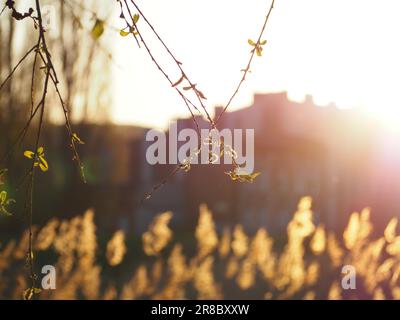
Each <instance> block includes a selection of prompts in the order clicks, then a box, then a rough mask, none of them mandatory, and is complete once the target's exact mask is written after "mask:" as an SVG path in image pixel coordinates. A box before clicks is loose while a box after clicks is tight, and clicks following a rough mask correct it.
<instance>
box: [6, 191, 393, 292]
mask: <svg viewBox="0 0 400 320" xmlns="http://www.w3.org/2000/svg"><path fill="white" fill-rule="evenodd" d="M311 204H312V200H311V198H310V197H304V198H302V199H301V200H300V202H299V204H298V208H297V211H296V212H295V213H294V215H293V218H292V220H291V221H290V222H289V224H288V226H287V237H286V239H287V241H286V243H285V244H284V245H280V244H277V243H276V241H275V240H274V239H273V238H272V237H271V236H270V235H269V233H268V231H267V230H266V229H264V228H260V229H259V230H258V231H257V232H256V233H255V234H253V235H249V234H247V233H246V231H245V230H244V228H243V226H241V225H237V226H235V227H234V228H233V230H230V229H227V228H225V229H223V230H222V231H221V232H217V230H216V226H215V223H214V221H213V217H212V213H211V212H210V210H209V209H208V208H207V207H206V206H205V205H202V206H201V207H200V215H199V219H198V225H197V227H196V230H195V233H194V238H195V240H196V243H197V250H196V253H195V254H194V255H193V254H192V255H191V256H189V255H188V254H185V243H179V242H178V241H175V240H174V237H173V236H174V233H173V231H172V230H171V229H170V227H169V222H170V220H171V219H172V218H173V215H172V213H171V212H165V213H162V214H160V215H158V216H157V217H156V218H155V219H154V220H153V222H152V224H151V225H150V226H149V228H148V231H147V232H145V233H144V234H143V235H142V252H141V253H140V252H134V251H133V250H132V251H131V249H129V248H128V247H127V244H126V238H127V235H126V234H125V233H124V232H123V231H122V230H118V231H116V232H115V234H114V235H113V236H112V237H111V238H110V240H109V241H108V243H107V244H106V245H105V246H104V248H101V247H100V246H99V244H98V239H97V236H96V226H95V224H94V220H93V219H94V213H93V212H92V211H90V210H89V211H88V212H86V213H85V214H84V215H82V216H78V217H75V218H73V219H70V220H64V221H59V220H58V219H56V218H54V219H52V220H50V221H49V222H48V223H47V224H46V225H45V226H44V227H42V228H40V229H39V228H35V235H36V236H35V239H36V240H35V243H34V248H35V250H36V253H37V254H38V255H39V256H42V258H41V259H40V261H44V262H46V263H49V264H53V265H55V267H56V270H57V288H56V290H43V291H42V292H41V293H40V294H39V295H38V296H36V297H35V298H38V299H195V298H198V299H224V298H239V299H240V298H256V299H257V298H260V299H354V298H367V299H384V298H386V299H400V285H399V275H400V236H398V235H396V227H397V219H395V218H394V219H392V220H391V221H390V223H389V224H388V226H387V227H386V229H385V231H384V234H383V235H382V236H380V237H378V238H376V237H375V238H373V237H372V230H373V226H372V224H371V222H370V212H369V210H368V209H365V210H363V211H362V212H361V213H357V212H355V213H353V214H352V215H351V217H350V220H349V222H348V225H347V227H346V229H345V230H344V232H343V235H342V236H337V235H335V234H334V233H333V232H330V231H328V230H326V229H325V228H324V226H323V225H315V224H314V223H313V212H312V208H311ZM27 241H28V234H27V233H24V234H23V235H22V236H21V238H20V240H19V241H18V242H17V241H15V240H12V241H10V242H8V243H6V244H3V245H2V247H1V251H0V279H1V281H0V297H1V298H3V299H4V298H8V299H9V298H11V299H20V298H22V296H23V292H24V289H26V288H27V287H28V284H27V283H28V281H27V275H26V274H27V272H26V269H25V268H24V264H25V261H24V260H25V255H26V247H27ZM103 252H104V253H103ZM129 255H131V256H132V257H133V258H132V259H127V256H129ZM140 256H141V257H142V258H140ZM143 257H145V258H143ZM38 261H39V260H38ZM344 265H352V266H354V267H355V270H356V271H357V278H356V285H357V288H356V289H355V290H344V289H343V288H342V286H341V280H342V277H343V275H342V273H341V269H342V266H344ZM113 270H118V272H116V273H115V272H114V273H113ZM115 274H118V276H117V277H116V276H115ZM38 275H40V273H38ZM38 281H39V282H40V277H39V279H38Z"/></svg>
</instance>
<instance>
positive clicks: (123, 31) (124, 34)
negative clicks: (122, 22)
mask: <svg viewBox="0 0 400 320" xmlns="http://www.w3.org/2000/svg"><path fill="white" fill-rule="evenodd" d="M119 34H120V36H121V37H126V36H127V35H129V32H127V31H125V30H124V29H122V30H121V31H120V32H119Z"/></svg>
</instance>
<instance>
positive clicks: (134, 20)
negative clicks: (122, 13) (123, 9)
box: [133, 13, 140, 24]
mask: <svg viewBox="0 0 400 320" xmlns="http://www.w3.org/2000/svg"><path fill="white" fill-rule="evenodd" d="M139 18H140V15H139V14H138V13H135V14H134V15H133V23H134V24H136V23H138V21H139Z"/></svg>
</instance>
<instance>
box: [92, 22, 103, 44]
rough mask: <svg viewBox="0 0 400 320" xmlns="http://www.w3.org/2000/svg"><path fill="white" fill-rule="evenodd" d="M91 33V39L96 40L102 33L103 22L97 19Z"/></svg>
mask: <svg viewBox="0 0 400 320" xmlns="http://www.w3.org/2000/svg"><path fill="white" fill-rule="evenodd" d="M91 33H92V36H93V38H94V39H95V40H98V39H99V38H100V37H101V36H102V35H103V33H104V21H103V20H100V19H97V20H96V22H95V24H94V26H93V29H92V32H91Z"/></svg>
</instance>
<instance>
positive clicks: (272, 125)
mask: <svg viewBox="0 0 400 320" xmlns="http://www.w3.org/2000/svg"><path fill="white" fill-rule="evenodd" d="M221 111H222V108H218V107H217V108H216V110H215V114H216V115H218V114H219V113H220V112H221ZM197 120H198V122H199V123H200V126H201V127H204V128H207V122H206V121H205V120H204V119H202V118H198V119H197ZM178 128H180V129H182V128H194V124H193V121H192V119H190V118H188V119H179V120H178ZM218 128H219V129H223V128H229V129H254V130H255V171H260V172H261V175H260V176H259V177H258V178H257V179H256V180H255V182H254V183H251V184H249V183H240V182H236V181H231V180H230V179H229V177H228V176H227V175H226V174H224V171H228V170H229V169H230V167H229V166H226V165H194V166H192V169H191V170H190V172H189V173H184V172H180V173H179V174H178V175H176V176H175V177H173V178H171V179H170V180H169V182H168V183H167V184H166V185H165V186H163V187H162V188H161V189H160V190H159V191H158V192H156V193H155V194H154V195H153V197H152V198H151V199H149V200H148V201H146V202H144V204H143V206H141V207H140V208H138V211H137V213H136V215H137V219H136V222H137V227H138V228H139V229H140V230H142V228H143V227H144V226H145V225H147V223H148V222H149V221H150V220H151V218H152V217H153V215H154V214H155V213H156V212H160V211H166V210H172V211H173V212H174V213H175V219H176V220H175V221H177V222H175V223H176V224H177V225H176V226H175V227H179V226H181V227H182V228H187V227H189V226H193V225H194V224H195V223H196V219H197V214H198V206H199V204H200V203H202V202H204V203H207V204H208V205H209V207H210V208H211V210H212V211H213V213H214V215H215V220H216V221H217V223H218V225H220V226H222V225H233V224H235V223H242V224H244V225H245V226H247V227H248V228H250V229H256V228H258V227H260V226H266V227H267V228H268V230H270V231H271V232H272V233H273V232H281V231H282V230H284V228H285V227H286V225H287V222H288V221H289V220H290V219H291V217H292V215H293V212H294V211H295V210H296V205H297V202H298V200H299V199H300V197H302V196H305V195H311V196H312V197H313V199H314V203H313V208H314V213H315V219H316V221H317V222H321V223H324V224H325V225H326V226H328V227H330V228H335V229H336V228H343V227H344V224H345V223H346V222H347V221H348V216H349V214H350V213H351V212H353V211H360V210H361V209H363V208H364V207H369V206H370V207H372V209H373V211H372V218H373V220H375V222H376V224H377V225H378V226H379V225H384V224H385V223H386V222H387V220H388V218H389V217H391V216H393V215H394V214H395V212H393V210H394V208H397V210H398V211H397V212H400V200H399V199H398V197H397V196H396V194H397V191H394V190H393V189H392V190H391V193H390V192H389V191H383V192H382V190H385V186H384V184H383V185H382V183H384V181H382V179H383V171H384V170H385V167H382V166H379V164H378V163H379V161H382V159H381V157H380V154H381V151H380V148H379V146H380V142H379V140H378V139H377V137H379V134H380V132H381V130H380V127H379V126H378V124H377V122H376V121H375V120H374V119H373V118H371V117H369V116H368V114H366V113H364V112H362V111H361V110H358V109H347V110H343V109H338V108H337V107H336V106H335V105H333V104H332V105H328V106H317V105H316V104H315V103H314V102H313V99H312V97H310V96H307V97H306V99H305V101H304V102H302V103H298V102H293V101H290V100H289V99H288V97H287V94H286V93H285V92H282V93H273V94H256V95H255V96H254V102H253V104H252V105H251V106H249V107H247V108H243V109H240V110H237V111H231V112H227V113H225V114H224V115H223V117H222V118H221V121H220V123H219V127H218ZM392 151H393V150H389V154H390V153H391V152H392ZM385 157H386V159H387V157H388V155H386V156H385ZM389 158H390V156H389ZM378 159H380V160H378ZM399 163H400V162H397V163H395V164H393V165H392V170H394V172H393V174H394V173H396V174H397V175H399V174H400V167H399ZM393 166H394V168H393ZM145 167H146V169H145V170H143V171H142V172H143V175H146V178H144V182H143V186H146V187H147V188H149V187H150V185H151V184H153V183H156V181H161V180H162V179H163V178H164V177H165V176H166V175H168V170H171V168H172V167H170V166H167V167H168V168H165V167H166V166H163V167H164V168H162V167H161V168H160V167H159V166H155V167H150V166H148V165H146V164H145ZM396 169H397V171H396ZM143 175H142V176H143ZM379 182H380V183H379ZM382 188H383V189H382ZM396 190H399V189H396ZM382 193H383V194H382ZM387 204H390V206H387ZM388 209H390V210H391V211H390V212H386V210H388Z"/></svg>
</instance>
